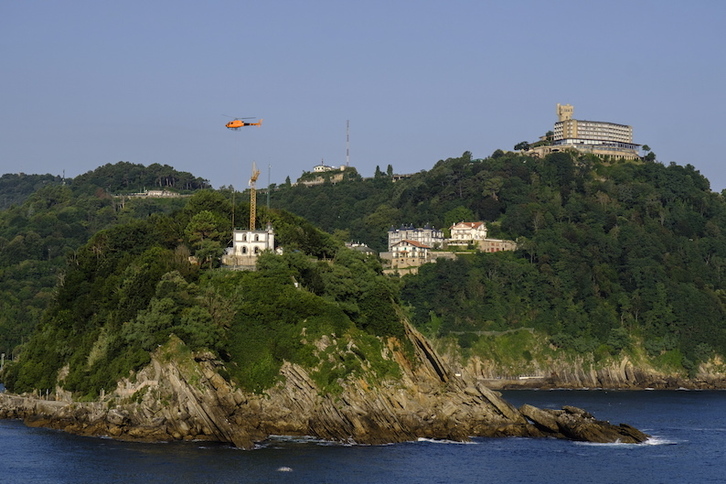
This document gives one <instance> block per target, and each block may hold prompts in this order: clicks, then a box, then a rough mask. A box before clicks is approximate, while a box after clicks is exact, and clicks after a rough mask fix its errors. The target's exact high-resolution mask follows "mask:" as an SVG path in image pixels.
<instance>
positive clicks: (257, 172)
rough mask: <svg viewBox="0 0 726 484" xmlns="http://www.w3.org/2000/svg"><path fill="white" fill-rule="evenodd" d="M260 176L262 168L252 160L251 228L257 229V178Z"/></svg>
mask: <svg viewBox="0 0 726 484" xmlns="http://www.w3.org/2000/svg"><path fill="white" fill-rule="evenodd" d="M259 176H260V170H258V169H257V164H256V163H255V162H254V161H253V162H252V178H250V230H255V219H256V218H257V188H256V185H255V184H256V183H257V178H258V177H259Z"/></svg>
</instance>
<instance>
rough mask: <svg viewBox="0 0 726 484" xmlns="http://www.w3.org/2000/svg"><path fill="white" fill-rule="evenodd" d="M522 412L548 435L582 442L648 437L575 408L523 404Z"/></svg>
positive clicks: (636, 440) (627, 441)
mask: <svg viewBox="0 0 726 484" xmlns="http://www.w3.org/2000/svg"><path fill="white" fill-rule="evenodd" d="M519 411H520V413H521V414H522V415H523V416H524V417H525V418H527V420H529V421H530V422H532V425H534V426H535V427H536V429H537V430H538V431H539V432H541V433H542V434H543V435H545V436H552V437H557V438H564V439H570V440H576V441H583V442H596V443H624V444H639V443H642V442H645V441H646V440H648V438H649V436H648V435H647V434H645V433H643V432H641V431H640V430H638V429H636V428H634V427H631V426H630V425H627V424H620V425H613V424H611V423H610V422H607V421H604V420H597V419H595V417H594V416H593V415H592V414H590V413H589V412H587V411H585V410H583V409H581V408H577V407H572V406H565V407H562V410H549V409H540V408H537V407H534V406H532V405H522V407H520V409H519Z"/></svg>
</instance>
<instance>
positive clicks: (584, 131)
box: [532, 104, 640, 160]
mask: <svg viewBox="0 0 726 484" xmlns="http://www.w3.org/2000/svg"><path fill="white" fill-rule="evenodd" d="M574 111H575V108H574V107H573V106H572V105H570V104H558V105H557V118H558V121H557V122H556V123H555V126H554V129H553V133H554V134H553V137H552V144H551V145H548V146H538V147H536V148H533V149H532V151H533V152H534V153H536V154H538V155H540V156H544V155H547V154H549V153H553V152H557V151H563V150H566V149H574V150H577V151H581V152H585V153H592V154H594V155H597V156H609V157H612V158H619V159H625V160H635V159H638V158H640V155H639V150H640V145H638V144H635V143H633V128H632V127H631V126H628V125H625V124H618V123H608V122H603V121H585V120H580V119H573V117H572V116H573V114H574Z"/></svg>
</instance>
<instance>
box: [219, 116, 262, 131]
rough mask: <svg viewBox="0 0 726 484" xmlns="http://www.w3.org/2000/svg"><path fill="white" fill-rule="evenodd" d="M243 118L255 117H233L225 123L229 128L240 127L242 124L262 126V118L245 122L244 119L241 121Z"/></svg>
mask: <svg viewBox="0 0 726 484" xmlns="http://www.w3.org/2000/svg"><path fill="white" fill-rule="evenodd" d="M243 119H255V118H254V117H252V118H234V119H233V120H232V121H230V122H229V123H227V124H225V126H227V127H228V128H229V129H240V128H241V127H243V126H262V120H261V119H260V120H259V121H257V122H256V123H247V122H245V121H242V120H243Z"/></svg>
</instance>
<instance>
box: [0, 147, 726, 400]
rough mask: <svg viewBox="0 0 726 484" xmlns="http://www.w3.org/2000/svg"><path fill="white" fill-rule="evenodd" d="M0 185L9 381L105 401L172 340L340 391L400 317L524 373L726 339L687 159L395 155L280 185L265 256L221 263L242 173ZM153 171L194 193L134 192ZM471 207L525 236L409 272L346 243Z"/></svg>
mask: <svg viewBox="0 0 726 484" xmlns="http://www.w3.org/2000/svg"><path fill="white" fill-rule="evenodd" d="M394 180H397V181H394ZM2 182H3V183H4V184H5V185H7V186H8V187H16V188H13V189H9V191H8V192H7V193H12V194H13V195H12V203H11V204H10V205H9V206H7V207H6V208H4V209H3V210H1V211H0V295H1V296H2V299H0V301H2V302H0V304H2V309H3V310H2V311H1V312H0V351H2V352H4V353H6V354H7V355H8V359H12V360H14V361H13V362H12V364H9V365H7V366H6V371H5V373H4V375H3V380H4V382H5V384H6V386H7V387H8V388H9V389H11V390H13V391H20V392H22V391H32V390H48V391H53V389H54V388H55V387H56V383H58V382H60V384H61V387H62V388H63V389H65V390H68V391H71V392H73V393H74V394H76V395H78V396H83V398H86V399H95V398H97V397H98V396H99V395H100V394H101V392H103V391H108V390H110V389H111V388H113V386H114V385H115V382H116V381H117V380H118V379H119V378H122V377H128V376H129V375H133V374H134V372H136V371H138V370H139V369H141V368H142V367H143V366H144V365H146V364H148V362H149V361H150V353H151V352H152V351H153V350H155V349H156V348H158V347H159V346H163V345H164V344H165V343H166V342H167V341H168V340H169V338H170V336H171V335H174V337H176V338H178V339H179V340H181V341H182V342H183V343H184V344H185V346H186V347H187V348H189V349H190V350H191V351H194V352H205V351H208V352H212V353H213V354H214V355H216V357H218V358H220V360H221V361H223V362H224V363H225V372H226V373H225V377H226V378H229V379H230V380H232V381H234V382H236V384H238V385H240V386H241V387H242V388H245V389H246V390H248V391H251V392H263V391H265V390H266V389H268V388H270V387H271V386H272V385H274V384H275V383H276V382H277V381H278V379H279V378H280V368H281V365H283V363H284V362H290V363H297V364H299V365H301V366H303V367H305V368H307V369H308V370H309V371H310V374H311V377H312V378H313V379H314V380H315V382H316V384H317V385H318V387H319V388H321V389H324V390H325V391H329V392H335V391H339V390H340V382H341V381H342V380H344V379H345V378H347V377H351V376H356V375H358V376H361V375H364V374H365V375H367V377H369V378H372V379H380V378H390V377H394V378H395V377H396V375H399V374H400V369H399V368H398V367H397V365H396V364H394V363H392V361H391V360H390V359H389V358H384V357H382V355H383V354H385V353H386V352H387V351H388V346H387V344H388V343H389V342H391V341H397V342H398V343H396V344H398V345H400V347H399V349H400V350H402V351H404V352H409V353H410V352H412V351H413V349H412V348H410V347H406V345H407V344H409V343H406V341H407V340H406V338H403V335H404V325H403V324H402V320H404V319H410V320H411V322H412V323H413V324H414V325H415V326H417V327H418V328H419V329H420V330H421V331H423V332H424V333H425V334H426V335H428V336H429V337H432V338H434V339H438V340H440V341H442V342H445V343H446V344H453V345H454V346H455V348H456V351H457V352H458V353H459V354H460V355H461V356H462V357H463V358H464V359H467V358H473V357H477V358H480V359H484V360H488V361H492V362H495V363H496V364H497V365H499V368H511V369H512V371H513V372H515V373H526V372H527V371H530V370H531V371H535V370H537V369H541V368H542V366H543V364H544V362H547V361H552V359H557V358H559V359H565V360H568V359H569V360H570V361H574V362H585V363H586V364H596V363H597V362H606V361H615V360H617V359H618V358H622V357H624V356H627V357H628V358H630V360H631V361H636V362H646V363H647V364H648V365H650V366H653V367H656V368H663V369H669V371H682V372H684V373H685V374H690V375H694V374H695V373H696V371H697V369H698V368H699V365H702V364H705V363H708V362H714V361H718V357H719V356H720V355H726V326H725V325H724V324H723V321H724V320H725V317H724V316H726V287H725V285H724V280H725V279H724V276H725V274H724V271H725V270H726V232H724V231H725V230H726V201H725V200H724V197H723V195H722V194H718V193H714V192H712V191H710V187H709V183H708V180H706V179H705V178H704V177H703V176H702V175H700V173H698V171H697V170H695V168H694V167H693V166H691V165H686V166H685V167H684V166H680V165H677V164H675V163H671V164H669V165H663V164H660V163H655V162H652V161H642V162H617V161H612V160H600V159H598V158H594V157H588V156H574V155H571V154H568V153H556V154H553V155H550V156H548V157H546V158H544V159H536V158H531V157H527V156H523V155H522V154H519V153H504V152H501V151H499V150H498V151H497V152H495V153H494V154H493V155H492V156H491V157H488V158H486V159H473V158H472V157H471V154H470V153H468V152H467V153H464V154H463V155H462V156H461V157H457V158H450V159H447V160H441V161H439V162H438V163H436V164H435V166H433V167H432V169H431V170H428V171H422V172H419V173H416V174H411V175H410V176H404V177H395V176H394V174H393V169H392V167H391V166H389V167H388V169H387V170H386V171H385V172H384V171H381V170H380V169H378V170H376V174H375V176H374V177H373V178H370V179H363V178H360V177H359V176H353V177H349V178H345V179H343V180H341V181H339V182H337V183H332V182H331V181H329V180H328V181H325V182H324V183H322V184H319V185H316V186H309V187H308V186H303V185H299V184H298V185H293V184H291V183H285V184H283V185H280V186H277V187H274V188H275V189H274V190H272V191H271V192H270V199H271V207H272V208H270V209H268V208H266V207H264V206H263V207H259V210H258V221H259V223H260V224H266V223H268V222H269V223H270V224H272V226H273V227H274V229H275V234H276V240H277V242H278V244H279V245H280V246H281V247H283V248H284V254H283V255H273V254H264V255H263V256H261V257H260V258H259V262H258V270H257V271H255V272H238V271H231V270H228V269H224V268H220V267H219V257H220V256H221V255H222V253H223V251H224V249H225V247H227V246H228V245H229V240H230V233H231V230H232V228H233V226H235V225H238V224H237V223H235V221H240V220H247V219H248V217H249V204H248V203H247V201H246V200H247V199H246V198H245V197H242V196H238V194H235V192H234V190H233V189H231V187H230V188H223V189H221V190H211V189H209V188H207V187H208V183H207V182H206V181H204V180H201V179H198V178H195V177H193V176H191V175H190V174H185V173H177V172H175V171H173V170H170V169H169V167H160V166H159V165H152V166H150V167H148V168H145V167H143V166H141V165H132V164H128V163H119V164H117V165H105V166H103V167H100V168H99V169H97V170H94V171H92V172H89V173H87V174H84V175H81V176H80V177H77V178H75V179H73V180H62V179H60V178H58V177H51V176H45V175H44V176H36V175H24V176H4V177H3V179H2ZM146 183H148V184H149V185H148V186H147V185H146ZM5 185H4V186H5ZM145 187H146V188H157V189H158V188H165V189H168V190H174V191H175V192H176V193H178V194H179V195H184V196H177V197H168V198H144V197H130V196H128V195H129V194H131V193H136V192H139V191H142V190H143V189H144V188H145ZM460 220H483V221H486V222H487V225H488V227H489V233H490V236H493V237H497V238H506V239H512V240H516V241H517V243H518V248H517V250H516V251H513V252H500V253H477V252H470V253H468V254H465V255H460V256H459V257H457V258H456V259H455V260H439V261H438V262H437V263H436V264H428V265H425V266H423V267H421V268H420V270H419V272H418V274H415V275H406V276H404V277H400V278H399V277H395V276H394V277H390V276H385V275H383V273H382V266H381V262H380V261H379V259H378V258H376V257H375V256H364V255H362V254H361V253H358V252H355V251H353V250H350V249H346V248H345V247H344V246H343V242H344V241H349V240H353V241H361V242H366V243H367V244H368V245H369V246H371V247H372V248H374V249H375V250H379V251H382V250H385V247H386V235H387V230H388V229H389V228H390V227H392V226H398V225H400V224H403V223H406V224H414V225H416V226H423V225H425V224H431V225H434V226H437V227H444V228H445V227H447V226H448V225H450V224H451V223H454V222H457V221H460Z"/></svg>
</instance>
